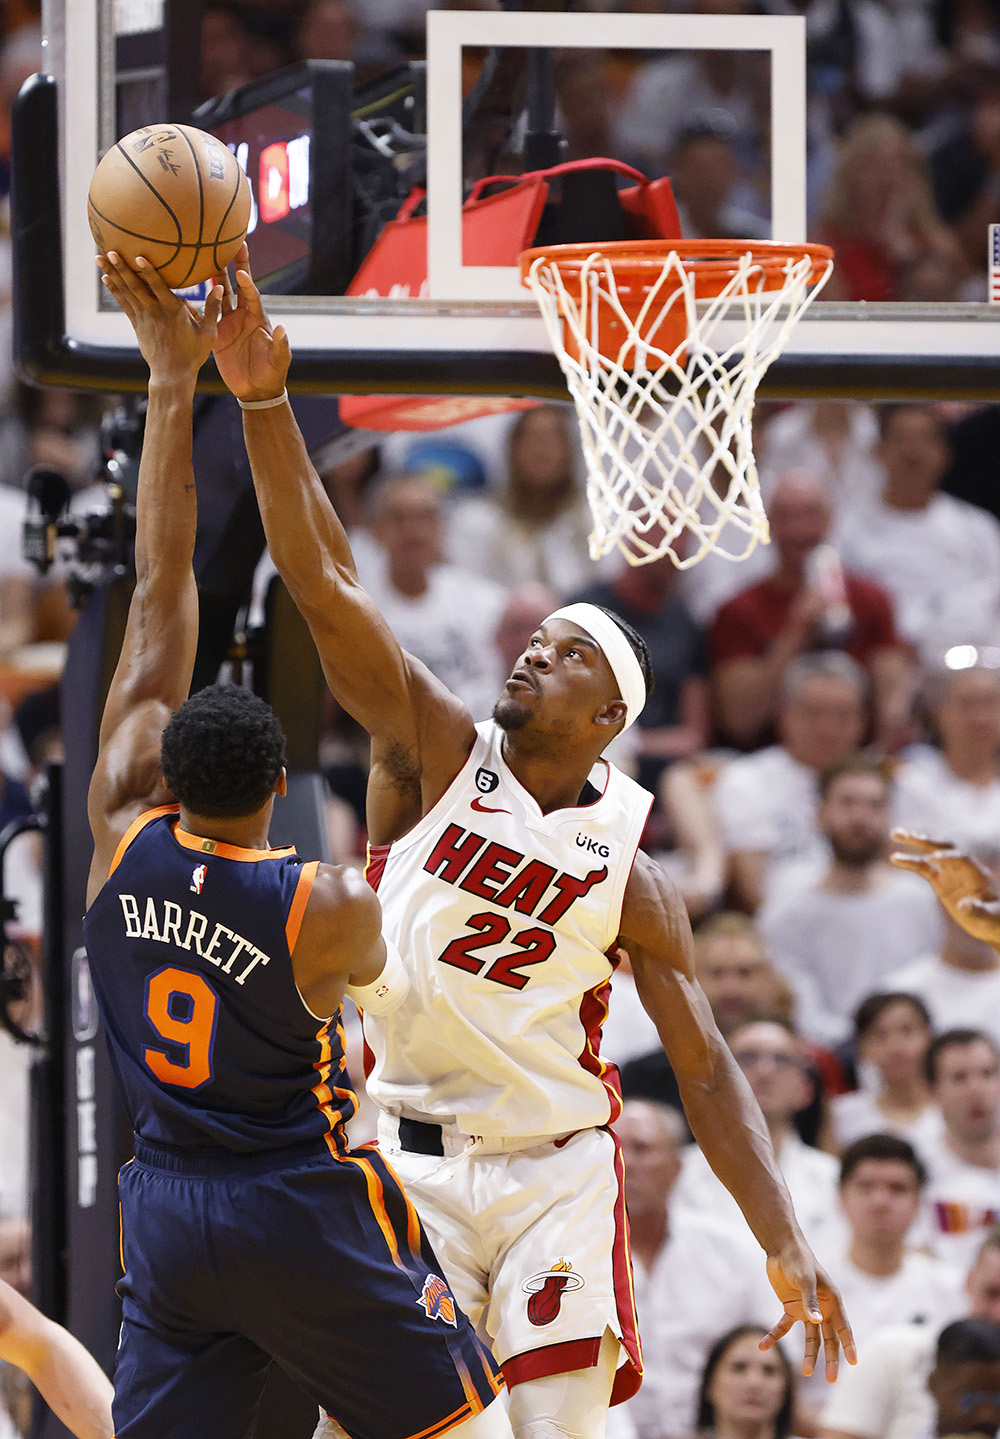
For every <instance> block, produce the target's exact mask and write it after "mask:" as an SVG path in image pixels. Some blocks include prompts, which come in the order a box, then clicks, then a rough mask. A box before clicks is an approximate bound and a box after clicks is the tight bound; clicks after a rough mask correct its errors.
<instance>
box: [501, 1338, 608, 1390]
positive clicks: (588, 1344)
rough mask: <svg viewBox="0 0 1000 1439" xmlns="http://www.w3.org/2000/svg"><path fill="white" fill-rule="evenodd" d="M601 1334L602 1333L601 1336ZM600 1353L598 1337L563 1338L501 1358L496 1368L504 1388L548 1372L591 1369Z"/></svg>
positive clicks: (566, 1372) (546, 1374)
mask: <svg viewBox="0 0 1000 1439" xmlns="http://www.w3.org/2000/svg"><path fill="white" fill-rule="evenodd" d="M601 1337H603V1336H601ZM600 1352H601V1339H600V1338H598V1339H567V1340H566V1341H565V1343H563V1344H548V1345H546V1346H545V1348H543V1349H528V1350H526V1352H525V1353H524V1354H515V1355H513V1357H512V1358H510V1359H506V1360H504V1362H503V1364H501V1365H500V1368H501V1369H502V1370H503V1377H504V1379H506V1381H507V1388H508V1389H513V1387H514V1385H515V1384H523V1383H524V1381H525V1380H526V1379H547V1378H548V1376H549V1375H550V1374H569V1373H571V1372H572V1370H574V1369H593V1367H594V1365H595V1364H596V1363H597V1360H598V1357H599V1355H600Z"/></svg>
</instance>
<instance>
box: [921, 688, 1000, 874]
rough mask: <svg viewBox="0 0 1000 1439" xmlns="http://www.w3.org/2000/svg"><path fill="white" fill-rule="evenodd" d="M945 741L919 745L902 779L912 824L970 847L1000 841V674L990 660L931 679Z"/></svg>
mask: <svg viewBox="0 0 1000 1439" xmlns="http://www.w3.org/2000/svg"><path fill="white" fill-rule="evenodd" d="M925 696H926V700H927V705H928V709H929V711H930V715H931V719H932V721H933V724H934V728H935V729H936V731H937V734H938V738H939V747H938V748H932V747H931V746H930V745H921V746H919V747H915V748H914V749H913V750H912V751H910V752H909V753H908V754H907V758H906V763H905V765H903V766H901V768H900V773H899V777H898V780H897V783H896V805H895V812H896V817H897V820H898V823H899V824H900V825H902V827H903V828H904V829H909V830H916V831H917V832H918V833H920V834H930V835H947V836H948V838H949V839H950V840H951V841H952V842H953V843H955V844H957V845H959V846H961V847H963V848H967V847H969V846H970V845H971V846H977V845H982V844H992V845H993V846H994V847H995V846H996V844H997V841H998V840H1000V672H998V671H997V670H996V669H992V668H988V667H987V666H985V665H982V664H976V665H972V666H970V667H969V668H968V669H960V670H943V671H940V672H938V673H936V674H934V675H932V676H930V677H929V679H928V681H927V683H926V686H925Z"/></svg>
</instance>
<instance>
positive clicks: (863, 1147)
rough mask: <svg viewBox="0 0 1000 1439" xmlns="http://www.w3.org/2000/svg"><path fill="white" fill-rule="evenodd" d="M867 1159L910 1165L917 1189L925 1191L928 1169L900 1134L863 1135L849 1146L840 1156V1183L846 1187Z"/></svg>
mask: <svg viewBox="0 0 1000 1439" xmlns="http://www.w3.org/2000/svg"><path fill="white" fill-rule="evenodd" d="M866 1159H893V1160H897V1161H898V1162H899V1163H900V1164H906V1165H909V1167H910V1169H912V1170H913V1177H914V1178H915V1179H916V1181H917V1187H918V1188H919V1189H923V1187H924V1185H925V1184H926V1183H927V1169H926V1167H925V1165H924V1162H923V1160H922V1159H921V1158H920V1156H919V1155H918V1154H917V1151H916V1150H915V1149H914V1147H913V1145H912V1144H911V1143H910V1141H909V1140H908V1139H903V1138H901V1137H900V1136H899V1135H898V1134H863V1135H862V1136H861V1138H860V1139H856V1140H855V1141H854V1143H853V1144H849V1145H848V1146H847V1148H846V1149H845V1150H844V1152H843V1154H842V1155H841V1156H840V1183H841V1186H842V1187H843V1185H845V1184H846V1183H847V1181H848V1180H849V1179H850V1177H851V1175H852V1174H853V1173H854V1171H855V1170H856V1169H857V1168H858V1166H859V1165H861V1164H864V1162H865V1160H866Z"/></svg>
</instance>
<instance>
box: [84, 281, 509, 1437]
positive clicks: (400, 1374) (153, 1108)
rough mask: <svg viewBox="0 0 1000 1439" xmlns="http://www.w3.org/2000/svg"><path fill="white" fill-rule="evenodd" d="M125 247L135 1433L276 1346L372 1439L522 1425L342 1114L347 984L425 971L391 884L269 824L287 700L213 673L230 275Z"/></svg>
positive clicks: (111, 718)
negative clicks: (209, 395) (214, 404)
mask: <svg viewBox="0 0 1000 1439" xmlns="http://www.w3.org/2000/svg"><path fill="white" fill-rule="evenodd" d="M102 269H103V271H104V279H105V283H106V285H107V287H108V289H109V290H110V291H111V293H112V294H113V295H114V297H115V298H116V300H117V301H118V303H119V304H120V305H121V307H122V309H123V310H124V311H125V312H126V314H127V315H128V317H129V319H130V320H131V321H132V324H133V326H134V328H135V331H136V336H137V338H138V341H139V345H140V348H141V350H142V353H143V355H144V356H145V358H146V360H147V362H148V364H149V367H150V381H149V407H148V411H147V417H146V433H145V442H144V444H143V451H142V461H141V465H140V471H139V492H138V503H137V511H138V514H137V534H136V547H135V551H136V576H137V578H136V588H135V593H134V596H133V598H132V602H131V607H130V610H129V617H128V625H127V628H126V633H125V639H124V642H123V646H122V653H121V657H120V659H119V662H118V667H117V669H116V671H115V675H114V678H113V680H112V683H111V688H110V691H109V693H108V698H107V703H106V706H105V711H104V717H103V723H102V726H101V735H100V752H99V757H98V761H97V765H96V768H95V770H94V774H93V778H92V782H91V786H90V797H89V809H90V821H91V827H92V830H93V835H94V859H93V867H92V870H91V876H90V883H89V890H88V911H87V915H86V919H85V933H86V939H87V950H88V954H89V957H90V965H91V971H92V974H93V979H94V985H95V989H96V992H97V996H98V1000H99V1002H100V1006H101V1013H102V1016H103V1019H104V1024H105V1028H106V1031H107V1035H108V1040H109V1045H110V1050H111V1056H112V1060H113V1063H114V1067H115V1069H116V1071H117V1075H118V1079H119V1081H120V1084H121V1089H122V1093H123V1096H124V1099H125V1104H126V1107H127V1110H128V1113H129V1115H130V1117H131V1120H132V1123H133V1125H134V1128H135V1132H136V1137H135V1159H134V1160H133V1161H131V1162H130V1163H129V1164H128V1165H126V1167H125V1168H124V1169H123V1171H122V1174H121V1178H120V1194H121V1209H122V1253H123V1265H124V1270H125V1275H124V1278H123V1280H122V1281H121V1286H120V1293H121V1296H122V1300H123V1306H124V1323H123V1328H122V1336H121V1344H120V1348H119V1353H118V1363H117V1368H116V1374H115V1390H116V1393H115V1401H114V1419H115V1427H116V1433H117V1435H118V1439H193V1436H197V1439H246V1436H248V1435H249V1434H250V1433H251V1432H252V1431H253V1428H254V1424H255V1414H256V1410H257V1405H258V1402H259V1399H260V1395H261V1391H262V1388H263V1384H264V1380H265V1376H266V1372H267V1369H268V1367H269V1365H270V1364H271V1363H272V1362H273V1361H277V1362H278V1363H280V1364H281V1366H282V1367H283V1368H284V1369H285V1370H286V1371H287V1372H288V1373H289V1374H290V1375H291V1376H292V1377H293V1378H294V1379H296V1380H297V1381H298V1383H299V1384H300V1385H301V1386H302V1387H303V1388H304V1389H305V1390H306V1391H307V1392H308V1393H309V1394H311V1395H312V1396H313V1397H314V1398H315V1400H316V1402H317V1404H319V1405H321V1406H322V1407H323V1409H325V1410H326V1411H327V1412H329V1413H332V1414H333V1415H335V1416H336V1418H337V1420H338V1421H339V1422H340V1423H341V1424H342V1425H343V1427H344V1428H345V1429H346V1431H347V1433H348V1434H349V1435H350V1436H351V1439H418V1436H419V1439H431V1436H438V1435H442V1434H444V1433H446V1432H448V1433H450V1434H452V1435H453V1436H455V1439H505V1436H508V1439H509V1436H510V1427H509V1424H508V1422H507V1418H506V1414H505V1412H504V1409H503V1405H502V1403H498V1402H494V1401H495V1400H496V1396H497V1393H498V1381H497V1379H496V1377H495V1372H494V1369H493V1366H492V1361H491V1360H490V1359H489V1358H488V1356H487V1355H486V1353H485V1351H484V1350H483V1349H482V1348H481V1346H480V1345H479V1343H478V1341H477V1340H476V1338H475V1336H474V1334H473V1332H472V1329H471V1326H470V1324H469V1322H468V1320H467V1319H466V1317H465V1316H464V1315H463V1314H462V1313H461V1312H460V1311H459V1310H458V1309H457V1307H456V1305H455V1301H454V1299H453V1297H452V1294H451V1292H450V1290H449V1288H448V1285H447V1283H446V1282H445V1280H444V1278H443V1277H442V1274H441V1271H440V1268H439V1266H438V1263H437V1261H436V1259H435V1257H434V1255H433V1252H432V1251H431V1249H430V1247H429V1245H428V1243H427V1241H426V1240H425V1238H424V1235H423V1232H422V1230H421V1226H420V1222H419V1220H418V1219H417V1216H416V1214H415V1212H414V1210H413V1208H412V1207H411V1206H410V1205H409V1203H408V1201H407V1199H406V1197H405V1195H404V1194H403V1191H402V1190H401V1188H400V1187H399V1183H398V1181H397V1180H396V1177H395V1175H394V1174H393V1172H392V1171H391V1170H390V1169H389V1167H388V1165H387V1164H386V1163H385V1161H384V1160H383V1159H382V1157H381V1156H380V1155H379V1154H378V1153H377V1152H375V1151H374V1150H372V1149H361V1150H356V1151H352V1150H350V1149H349V1148H348V1146H347V1142H346V1139H345V1135H344V1129H343V1125H344V1121H345V1120H346V1119H348V1118H349V1117H350V1115H351V1114H352V1112H353V1109H354V1096H353V1094H352V1093H351V1089H350V1083H349V1080H348V1077H347V1074H346V1071H345V1069H344V1061H343V1050H342V1037H341V1032H340V1029H339V1024H338V1016H339V1008H340V1003H341V999H342V996H343V994H344V993H345V989H347V990H349V992H350V993H352V994H353V995H354V996H355V997H356V998H357V999H358V1001H359V1002H360V1003H362V1004H364V1005H365V1006H366V1007H368V1008H369V1009H371V1010H373V1011H374V1012H386V1011H388V1010H391V1008H392V1007H393V1006H394V1005H396V1004H398V1003H399V1002H400V1001H401V999H402V998H403V996H404V995H405V992H406V986H407V976H406V973H405V970H404V968H403V966H402V964H401V962H400V960H399V956H398V954H397V953H396V951H395V949H394V948H393V946H392V945H388V946H387V945H386V943H385V942H384V941H383V939H382V936H381V933H380V929H379V923H380V915H379V905H378V901H377V899H376V897H375V895H374V894H373V893H372V892H371V891H370V890H369V888H368V886H367V885H366V884H365V883H364V880H363V878H362V877H360V876H358V875H356V874H354V873H352V872H351V871H349V870H340V869H337V868H333V867H331V866H329V865H323V864H317V863H307V864H303V863H302V862H300V860H299V859H298V857H297V856H296V854H295V852H294V851H293V850H290V849H270V848H269V847H268V827H269V823H270V818H271V810H272V807H273V804H274V800H275V797H276V796H277V795H281V794H283V793H284V791H285V771H284V768H283V757H284V739H283V736H282V734H281V730H280V728H279V726H278V723H277V721H276V719H275V717H274V715H273V714H272V713H271V711H270V709H269V708H268V706H267V705H265V704H264V703H263V702H262V701H261V700H259V699H257V698H256V697H255V696H253V695H251V694H249V693H248V692H246V691H244V690H241V689H239V688H237V687H235V686H225V685H221V686H219V685H216V686H212V687H210V688H209V689H206V690H203V691H202V692H200V693H199V694H197V695H195V696H194V697H193V698H191V699H188V698H187V694H188V689H189V686H190V683H191V675H192V667H193V663H194V655H195V647H196V642H197V629H198V625H197V613H198V609H197V593H196V589H195V582H194V574H193V571H192V567H191V559H192V553H193V549H194V539H195V490H194V476H193V473H192V467H191V410H192V401H193V396H194V387H195V381H196V378H197V374H198V370H199V368H200V366H201V364H202V363H203V361H204V360H205V359H206V358H207V356H208V354H209V351H210V349H211V345H212V341H213V339H214V337H215V328H216V322H217V319H218V315H219V305H220V296H221V293H222V292H221V288H217V289H216V291H215V293H213V295H212V296H211V297H210V298H209V300H208V301H207V303H206V306H205V313H204V315H199V314H197V313H196V312H195V311H194V310H193V309H192V308H191V307H189V306H188V305H186V304H185V303H183V302H182V301H181V300H180V299H178V298H177V297H175V296H174V295H173V294H171V292H170V291H169V290H167V289H166V287H165V286H164V284H163V283H162V281H161V280H160V279H159V277H158V276H157V275H156V272H155V271H153V270H152V269H151V267H149V266H148V265H143V264H142V263H141V262H140V266H139V268H138V269H137V270H131V269H129V268H128V267H127V266H126V265H125V264H124V263H122V262H120V261H118V260H117V259H116V257H113V256H109V257H108V259H107V260H105V261H103V262H102ZM329 1016H333V1018H329ZM387 1372H388V1373H391V1382H388V1383H387V1382H386V1376H387Z"/></svg>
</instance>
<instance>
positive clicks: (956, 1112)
mask: <svg viewBox="0 0 1000 1439" xmlns="http://www.w3.org/2000/svg"><path fill="white" fill-rule="evenodd" d="M926 1064H927V1077H928V1079H929V1080H930V1085H931V1092H932V1093H933V1095H934V1098H935V1100H936V1102H937V1104H938V1105H939V1106H940V1109H941V1114H942V1116H943V1119H944V1133H943V1135H942V1137H941V1138H940V1140H939V1141H938V1142H937V1143H936V1144H932V1145H928V1146H927V1147H926V1149H925V1153H926V1156H927V1171H928V1183H927V1201H928V1203H927V1208H928V1221H929V1225H930V1234H929V1239H930V1243H931V1244H932V1246H933V1249H934V1252H935V1253H936V1254H939V1255H940V1256H941V1257H942V1258H946V1259H949V1260H951V1262H952V1263H954V1264H958V1265H959V1266H960V1267H961V1268H962V1269H963V1270H967V1269H968V1267H969V1265H970V1264H971V1262H972V1258H973V1255H974V1254H975V1251H976V1246H977V1244H978V1243H979V1242H980V1240H981V1239H982V1237H983V1233H984V1231H985V1230H987V1229H990V1228H992V1226H993V1225H994V1224H996V1223H997V1222H998V1220H1000V1052H998V1050H997V1046H996V1044H995V1042H994V1041H993V1040H992V1039H990V1038H989V1036H988V1035H986V1034H984V1033H983V1032H981V1031H979V1030H975V1029H951V1030H948V1031H946V1032H945V1033H944V1034H940V1035H938V1037H937V1039H935V1040H934V1041H933V1043H932V1044H931V1046H930V1048H929V1049H928V1051H927V1060H926Z"/></svg>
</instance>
